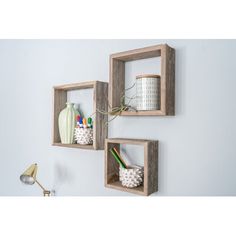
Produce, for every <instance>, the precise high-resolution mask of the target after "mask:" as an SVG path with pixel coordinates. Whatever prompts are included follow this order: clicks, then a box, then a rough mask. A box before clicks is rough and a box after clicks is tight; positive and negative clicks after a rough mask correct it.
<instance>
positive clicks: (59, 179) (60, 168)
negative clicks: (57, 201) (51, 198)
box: [52, 163, 74, 195]
mask: <svg viewBox="0 0 236 236" xmlns="http://www.w3.org/2000/svg"><path fill="white" fill-rule="evenodd" d="M73 179H74V176H73V174H72V172H70V171H69V170H68V168H67V167H66V165H65V164H63V165H62V164H60V163H56V164H55V167H54V180H53V184H52V188H53V190H54V191H55V192H56V195H57V192H59V190H60V188H61V187H62V186H63V185H64V184H68V183H71V182H73Z"/></svg>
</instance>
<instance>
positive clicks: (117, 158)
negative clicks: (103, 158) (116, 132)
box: [110, 149, 125, 169]
mask: <svg viewBox="0 0 236 236" xmlns="http://www.w3.org/2000/svg"><path fill="white" fill-rule="evenodd" d="M110 152H111V154H112V155H113V157H114V158H115V160H116V161H117V163H118V164H119V165H120V166H121V167H122V168H124V169H125V166H124V164H123V163H122V162H121V160H120V159H119V157H118V156H117V154H116V153H115V152H114V151H113V150H112V149H110Z"/></svg>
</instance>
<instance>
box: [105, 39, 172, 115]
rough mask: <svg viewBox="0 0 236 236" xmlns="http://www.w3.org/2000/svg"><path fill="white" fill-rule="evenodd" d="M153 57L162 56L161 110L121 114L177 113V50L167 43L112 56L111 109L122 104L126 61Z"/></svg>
mask: <svg viewBox="0 0 236 236" xmlns="http://www.w3.org/2000/svg"><path fill="white" fill-rule="evenodd" d="M151 57H161V80H160V83H161V85H160V93H161V95H160V110H155V111H137V112H134V111H123V112H121V113H120V115H121V116H166V115H174V114H175V50H174V49H173V48H171V47H169V46H168V45H167V44H161V45H155V46H151V47H145V48H139V49H135V50H130V51H126V52H120V53H115V54H112V55H111V56H110V78H109V104H110V105H111V108H110V110H112V108H115V107H119V106H120V99H121V97H122V96H123V95H124V93H125V62H127V61H132V60H140V59H146V58H151Z"/></svg>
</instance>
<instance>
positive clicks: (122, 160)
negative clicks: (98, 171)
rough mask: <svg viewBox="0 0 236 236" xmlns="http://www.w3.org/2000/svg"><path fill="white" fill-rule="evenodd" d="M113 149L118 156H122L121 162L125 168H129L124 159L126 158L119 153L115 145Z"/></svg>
mask: <svg viewBox="0 0 236 236" xmlns="http://www.w3.org/2000/svg"><path fill="white" fill-rule="evenodd" d="M113 150H114V151H115V153H116V154H117V156H118V157H119V158H120V160H121V162H122V163H123V164H124V166H125V168H126V169H127V165H126V163H125V161H124V159H123V158H122V157H121V155H120V154H119V152H118V151H117V150H116V148H115V147H114V148H113Z"/></svg>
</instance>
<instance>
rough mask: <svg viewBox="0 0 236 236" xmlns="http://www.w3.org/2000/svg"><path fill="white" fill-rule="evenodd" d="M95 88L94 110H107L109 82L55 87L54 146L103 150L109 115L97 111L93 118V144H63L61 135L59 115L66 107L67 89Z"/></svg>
mask: <svg viewBox="0 0 236 236" xmlns="http://www.w3.org/2000/svg"><path fill="white" fill-rule="evenodd" d="M90 88H92V89H93V112H96V111H97V109H99V110H103V111H107V107H108V102H107V100H108V99H107V96H108V83H107V82H101V81H89V82H82V83H75V84H66V85H61V86H54V87H53V111H54V112H53V143H52V145H54V146H61V147H71V148H83V149H91V150H103V149H104V143H105V139H106V137H107V125H106V124H105V123H106V122H107V119H108V116H107V115H103V114H101V113H99V112H96V115H95V118H94V119H93V144H92V145H81V144H62V143H61V140H60V135H59V127H58V116H59V114H60V112H61V110H62V109H64V108H65V106H66V105H65V104H66V101H67V91H71V90H80V89H90Z"/></svg>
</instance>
